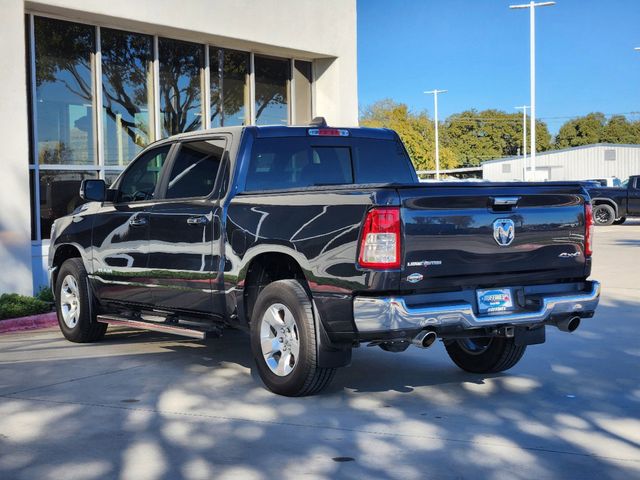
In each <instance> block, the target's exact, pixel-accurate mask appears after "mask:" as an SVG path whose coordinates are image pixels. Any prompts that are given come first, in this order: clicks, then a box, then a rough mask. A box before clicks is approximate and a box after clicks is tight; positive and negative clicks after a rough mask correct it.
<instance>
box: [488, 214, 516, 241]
mask: <svg viewBox="0 0 640 480" xmlns="http://www.w3.org/2000/svg"><path fill="white" fill-rule="evenodd" d="M493 238H494V239H495V240H496V242H497V244H498V245H500V246H501V247H508V246H509V245H511V243H512V242H513V239H514V238H516V225H515V223H513V220H511V219H509V218H499V219H498V220H496V221H495V222H493Z"/></svg>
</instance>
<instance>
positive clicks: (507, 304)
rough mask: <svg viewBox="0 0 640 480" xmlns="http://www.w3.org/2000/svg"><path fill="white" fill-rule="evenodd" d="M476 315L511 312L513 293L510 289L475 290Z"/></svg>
mask: <svg viewBox="0 0 640 480" xmlns="http://www.w3.org/2000/svg"><path fill="white" fill-rule="evenodd" d="M476 295H477V298H478V313H479V314H480V315H482V314H485V313H507V312H511V311H512V310H513V293H512V292H511V289H510V288H489V289H486V290H476Z"/></svg>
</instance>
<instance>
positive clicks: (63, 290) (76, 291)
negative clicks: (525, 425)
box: [56, 258, 107, 343]
mask: <svg viewBox="0 0 640 480" xmlns="http://www.w3.org/2000/svg"><path fill="white" fill-rule="evenodd" d="M56 312H57V314H58V324H59V325H60V330H61V331H62V334H63V335H64V337H65V338H66V339H67V340H69V341H71V342H76V343H87V342H95V341H97V340H100V339H101V338H102V337H103V336H104V334H105V332H106V331H107V324H106V323H99V322H97V321H96V318H95V305H94V303H93V297H92V295H91V291H90V290H89V282H88V278H87V271H86V270H85V268H84V264H83V263H82V259H80V258H70V259H69V260H67V261H65V262H64V263H63V264H62V267H60V272H59V273H58V278H57V281H56Z"/></svg>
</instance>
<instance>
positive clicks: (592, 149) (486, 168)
mask: <svg viewBox="0 0 640 480" xmlns="http://www.w3.org/2000/svg"><path fill="white" fill-rule="evenodd" d="M529 162H530V159H529V158H527V167H529V166H530V165H529ZM638 174H640V145H620V144H611V143H596V144H593V145H584V146H580V147H572V148H565V149H562V150H552V151H549V152H543V153H538V154H537V155H536V180H553V181H556V180H590V179H596V178H607V177H618V178H619V179H621V180H624V179H626V178H627V177H628V176H629V175H638ZM482 178H484V179H486V180H491V181H495V182H500V181H502V182H504V181H511V180H523V179H524V163H523V160H522V157H506V158H499V159H497V160H489V161H487V162H484V163H483V164H482ZM527 178H528V179H531V175H529V176H528V177H527Z"/></svg>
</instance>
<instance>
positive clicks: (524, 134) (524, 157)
mask: <svg viewBox="0 0 640 480" xmlns="http://www.w3.org/2000/svg"><path fill="white" fill-rule="evenodd" d="M514 108H515V109H516V110H522V180H523V181H526V180H527V108H529V105H522V106H521V107H514Z"/></svg>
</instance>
